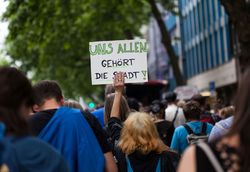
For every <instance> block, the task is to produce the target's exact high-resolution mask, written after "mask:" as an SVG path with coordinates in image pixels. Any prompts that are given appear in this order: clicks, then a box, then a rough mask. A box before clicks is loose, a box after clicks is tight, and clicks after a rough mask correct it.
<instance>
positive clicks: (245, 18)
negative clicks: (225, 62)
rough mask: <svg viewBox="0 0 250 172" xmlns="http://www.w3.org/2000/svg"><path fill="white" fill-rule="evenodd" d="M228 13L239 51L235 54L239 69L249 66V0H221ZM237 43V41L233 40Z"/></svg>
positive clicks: (243, 69)
mask: <svg viewBox="0 0 250 172" xmlns="http://www.w3.org/2000/svg"><path fill="white" fill-rule="evenodd" d="M221 3H222V5H223V6H224V7H225V10H226V12H227V14H228V15H229V21H230V22H231V23H232V25H233V27H234V28H235V33H236V34H237V37H238V41H239V44H240V52H239V54H237V57H238V58H239V63H240V71H241V72H244V71H245V69H246V68H249V67H250V1H249V0H237V1H235V0H221ZM235 43H236V44H237V42H235Z"/></svg>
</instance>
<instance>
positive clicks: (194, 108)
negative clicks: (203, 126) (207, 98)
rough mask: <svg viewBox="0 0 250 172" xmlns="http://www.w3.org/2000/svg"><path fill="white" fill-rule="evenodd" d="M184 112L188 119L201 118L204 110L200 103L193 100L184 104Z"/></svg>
mask: <svg viewBox="0 0 250 172" xmlns="http://www.w3.org/2000/svg"><path fill="white" fill-rule="evenodd" d="M183 112H184V116H185V118H186V119H187V120H192V119H196V120H199V119H200V115H201V112H202V111H201V108H200V104H199V103H198V102H196V101H193V100H191V101H189V102H187V103H185V105H184V106H183Z"/></svg>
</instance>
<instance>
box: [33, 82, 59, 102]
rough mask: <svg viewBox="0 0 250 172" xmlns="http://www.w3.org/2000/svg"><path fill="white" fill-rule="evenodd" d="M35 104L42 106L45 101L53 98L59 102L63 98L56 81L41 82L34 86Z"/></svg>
mask: <svg viewBox="0 0 250 172" xmlns="http://www.w3.org/2000/svg"><path fill="white" fill-rule="evenodd" d="M33 88H34V92H35V104H37V105H39V106H40V105H42V104H43V103H44V101H45V100H46V99H51V98H54V99H55V100H56V101H57V102H60V101H61V100H62V98H63V95H62V90H61V88H60V86H59V84H58V83H57V82H56V81H52V80H43V81H40V82H38V83H36V84H35V85H34V86H33Z"/></svg>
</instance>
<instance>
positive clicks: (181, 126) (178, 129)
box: [174, 125, 186, 133]
mask: <svg viewBox="0 0 250 172" xmlns="http://www.w3.org/2000/svg"><path fill="white" fill-rule="evenodd" d="M183 131H186V129H185V127H184V126H183V125H180V126H179V127H177V128H175V130H174V132H176V133H179V132H183Z"/></svg>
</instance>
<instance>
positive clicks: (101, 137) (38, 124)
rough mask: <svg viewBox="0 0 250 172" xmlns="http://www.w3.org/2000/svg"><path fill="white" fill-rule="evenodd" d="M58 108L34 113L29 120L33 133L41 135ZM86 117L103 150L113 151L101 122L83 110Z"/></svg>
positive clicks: (104, 151)
mask: <svg viewBox="0 0 250 172" xmlns="http://www.w3.org/2000/svg"><path fill="white" fill-rule="evenodd" d="M56 111H57V109H50V110H45V111H41V112H37V113H35V114H34V115H32V116H31V117H30V118H29V120H28V123H29V126H30V129H31V133H32V134H33V135H35V136H37V135H39V133H40V132H41V131H42V130H43V128H44V127H45V126H46V125H47V124H48V122H49V121H50V119H51V118H52V117H53V115H54V114H55V113H56ZM82 114H83V116H84V117H85V119H86V120H87V121H88V123H89V125H90V127H91V128H92V130H93V132H94V133H95V136H96V138H97V140H98V142H99V144H100V146H101V149H102V152H103V153H107V152H111V146H110V145H109V143H108V141H107V137H106V135H105V133H104V131H103V129H102V127H101V125H100V124H99V122H98V120H97V119H96V118H95V117H94V116H93V115H92V114H91V113H90V112H82Z"/></svg>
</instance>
